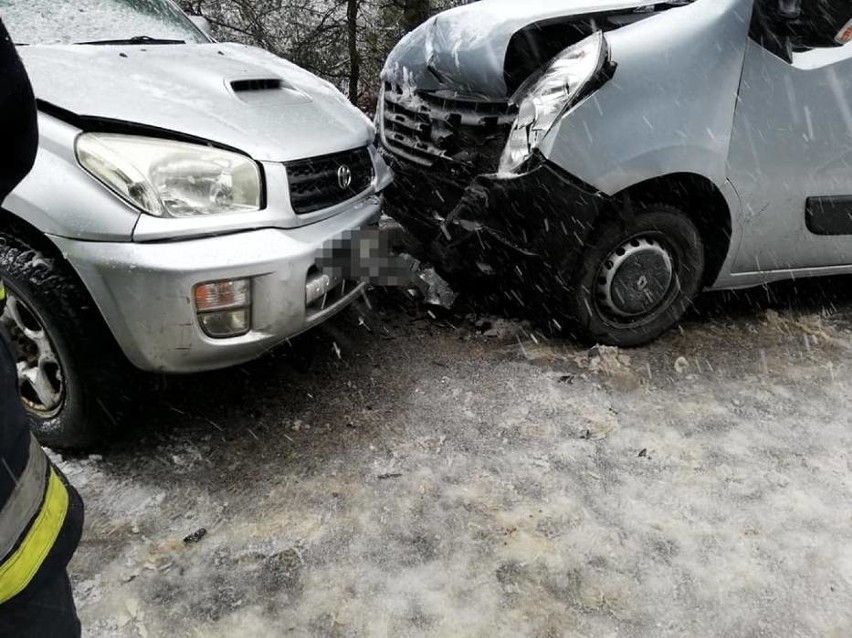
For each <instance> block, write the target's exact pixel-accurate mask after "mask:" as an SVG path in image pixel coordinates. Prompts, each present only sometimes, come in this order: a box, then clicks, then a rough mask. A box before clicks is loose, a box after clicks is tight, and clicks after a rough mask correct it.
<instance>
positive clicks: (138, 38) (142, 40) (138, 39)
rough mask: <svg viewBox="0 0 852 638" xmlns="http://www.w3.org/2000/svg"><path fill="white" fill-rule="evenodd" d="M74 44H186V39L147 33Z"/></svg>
mask: <svg viewBox="0 0 852 638" xmlns="http://www.w3.org/2000/svg"><path fill="white" fill-rule="evenodd" d="M74 44H186V41H184V40H166V39H163V38H152V37H151V36H148V35H134V36H133V37H132V38H122V39H119V40H91V41H89V42H75V43H74Z"/></svg>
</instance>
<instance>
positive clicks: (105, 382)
mask: <svg viewBox="0 0 852 638" xmlns="http://www.w3.org/2000/svg"><path fill="white" fill-rule="evenodd" d="M0 278H2V280H3V282H4V284H5V288H6V297H7V299H6V308H5V311H4V312H3V315H2V316H0V323H2V326H3V329H4V331H5V332H6V334H7V335H8V336H9V337H10V338H11V341H12V344H13V346H14V349H15V352H16V356H17V368H18V370H17V372H18V381H19V384H20V390H21V399H22V401H23V403H24V407H25V408H26V410H27V415H28V417H29V421H30V426H31V428H32V430H33V432H34V433H35V435H36V437H37V438H38V439H39V442H41V443H42V444H43V445H49V446H52V447H58V448H84V447H88V446H91V445H92V444H93V443H96V442H97V441H98V440H99V438H100V436H101V435H102V434H103V432H104V428H105V427H108V426H112V425H114V423H115V421H116V417H117V411H116V409H115V408H116V406H117V402H121V400H122V397H125V396H126V395H127V386H128V385H131V386H132V383H130V384H128V383H127V380H128V369H129V368H130V366H129V364H127V363H126V360H123V356H122V355H121V354H120V352H118V348H117V346H116V345H115V343H114V341H113V340H112V336H111V335H110V334H109V333H108V329H107V327H106V325H105V324H104V322H103V319H102V318H101V316H100V314H99V313H98V311H97V309H96V308H95V307H94V304H93V303H92V301H91V297H89V295H88V293H87V292H86V291H85V290H84V289H83V288H82V286H81V285H80V284H79V283H78V281H77V280H76V277H74V276H73V274H72V273H71V272H70V270H69V267H68V265H67V264H65V263H64V262H63V261H62V260H61V259H59V258H55V257H52V256H48V255H46V254H45V253H43V252H42V251H40V250H38V249H37V248H35V247H34V246H32V245H30V244H29V243H27V242H26V241H24V240H23V239H21V238H20V237H19V236H17V235H16V234H14V233H13V232H10V231H7V230H5V229H4V230H0ZM122 386H123V387H122ZM120 387H121V388H122V389H121V390H119V388H120Z"/></svg>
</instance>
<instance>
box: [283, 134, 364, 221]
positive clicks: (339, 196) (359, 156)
mask: <svg viewBox="0 0 852 638" xmlns="http://www.w3.org/2000/svg"><path fill="white" fill-rule="evenodd" d="M285 166H286V167H287V180H288V182H289V184H290V204H291V205H292V206H293V210H294V211H295V213H296V214H297V215H305V214H307V213H313V212H315V211H318V210H322V209H323V208H330V207H331V206H335V205H336V204H341V203H343V202H345V201H346V200H347V199H351V198H353V197H355V196H356V195H358V194H359V193H362V192H364V191H365V190H367V188H369V186H370V184H371V183H372V181H373V162H372V160H371V159H370V152H369V151H368V150H367V148H366V147H364V148H359V149H355V150H353V151H345V152H343V153H335V154H333V155H323V156H321V157H312V158H310V159H306V160H298V161H295V162H288V163H287V164H285ZM347 175H348V177H347ZM347 182H348V183H347Z"/></svg>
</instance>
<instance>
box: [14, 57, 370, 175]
mask: <svg viewBox="0 0 852 638" xmlns="http://www.w3.org/2000/svg"><path fill="white" fill-rule="evenodd" d="M19 53H20V55H21V57H22V58H23V60H24V65H25V66H26V68H27V72H28V73H29V75H30V79H31V81H32V83H33V89H34V91H35V94H36V97H37V98H38V99H39V100H41V101H43V102H47V103H49V104H51V105H53V106H56V107H60V108H61V109H64V110H66V111H69V112H71V113H73V114H74V115H77V116H81V117H86V118H97V119H104V120H118V121H121V122H128V123H132V124H140V125H144V126H149V127H154V128H157V129H163V130H167V131H174V132H177V133H182V134H185V135H190V136H193V137H197V138H201V139H204V140H209V141H211V142H214V143H217V144H220V145H223V146H226V147H231V148H234V149H239V150H241V151H243V152H245V153H247V154H249V155H251V156H252V157H253V158H254V159H256V160H261V161H289V160H294V159H301V158H305V157H314V156H318V155H327V154H330V153H334V152H338V151H341V150H346V149H350V148H356V147H359V146H365V145H367V144H368V143H370V142H371V141H372V139H373V136H374V129H373V126H372V124H371V123H370V121H369V120H368V119H367V118H366V117H365V116H364V115H363V114H362V113H361V112H360V111H358V110H357V109H356V108H355V107H354V106H352V105H351V104H350V103H349V102H348V101H347V100H346V98H345V97H344V96H343V95H342V94H341V93H339V92H338V91H337V89H335V88H334V87H333V86H332V85H331V84H329V83H328V82H325V81H323V80H320V79H319V78H317V77H316V76H314V75H312V74H310V73H308V72H307V71H305V70H303V69H301V68H299V67H297V66H295V65H294V64H291V63H289V62H287V61H285V60H282V59H281V58H279V57H277V56H275V55H273V54H271V53H268V52H266V51H263V50H261V49H256V48H253V47H247V46H243V45H237V44H216V43H211V44H188V45H145V46H116V45H97V46H91V45H71V46H28V47H20V48H19Z"/></svg>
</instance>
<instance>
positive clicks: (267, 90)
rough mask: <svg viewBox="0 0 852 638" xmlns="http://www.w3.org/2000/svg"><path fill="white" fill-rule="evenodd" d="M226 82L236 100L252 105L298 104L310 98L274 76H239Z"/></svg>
mask: <svg viewBox="0 0 852 638" xmlns="http://www.w3.org/2000/svg"><path fill="white" fill-rule="evenodd" d="M226 84H227V85H228V86H229V87H230V89H231V92H232V93H233V94H234V95H235V96H236V97H237V99H238V100H240V101H241V102H244V103H246V104H251V105H253V106H257V105H262V104H278V105H282V104H300V103H303V102H310V101H311V100H310V98H309V97H308V96H307V95H305V94H304V93H303V92H302V91H300V90H299V89H297V88H296V87H295V86H293V85H292V84H290V83H289V82H287V81H286V80H283V79H282V78H276V77H258V78H240V79H238V80H228V81H226Z"/></svg>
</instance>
